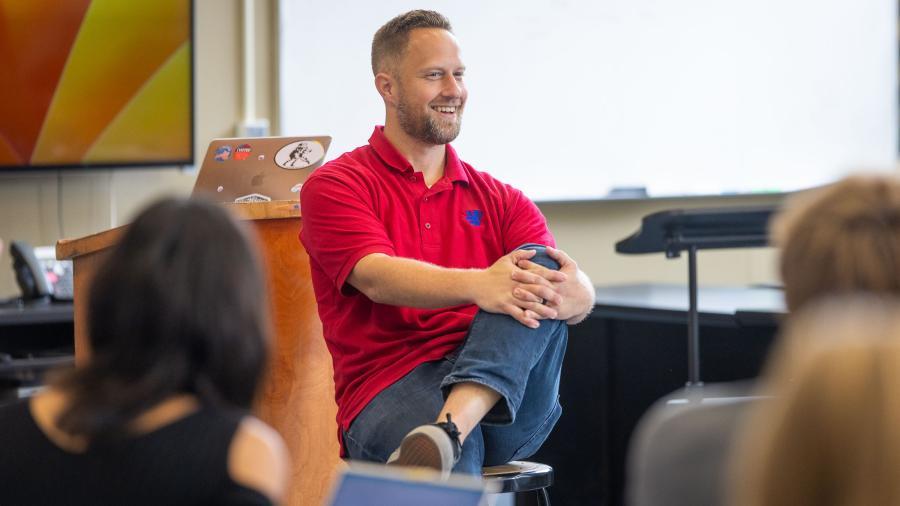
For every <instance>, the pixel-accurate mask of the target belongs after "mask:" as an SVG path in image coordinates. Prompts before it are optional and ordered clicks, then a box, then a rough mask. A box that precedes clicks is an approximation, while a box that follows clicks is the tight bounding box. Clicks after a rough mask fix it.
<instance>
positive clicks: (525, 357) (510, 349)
mask: <svg viewBox="0 0 900 506" xmlns="http://www.w3.org/2000/svg"><path fill="white" fill-rule="evenodd" d="M519 249H534V250H537V251H538V253H537V254H536V255H535V256H534V258H532V259H531V260H532V261H533V262H535V263H538V264H541V265H543V266H545V267H548V268H551V269H559V265H558V264H557V263H556V261H554V260H553V259H552V258H550V257H549V256H548V255H547V253H546V252H545V251H544V247H543V246H540V245H535V244H526V245H524V246H521V247H520V248H519ZM540 323H541V324H540V327H538V328H537V329H531V328H528V327H526V326H524V325H522V324H521V323H519V322H518V321H516V320H514V319H513V318H512V317H511V316H508V315H505V314H495V313H487V312H485V311H478V313H477V314H476V315H475V319H474V320H473V322H472V325H471V326H470V327H469V333H468V335H467V336H466V340H465V341H464V342H463V344H462V345H461V346H460V347H459V348H457V349H456V350H455V351H454V352H453V353H451V354H450V355H448V356H446V357H444V358H443V359H441V360H436V361H432V362H426V363H424V364H421V365H419V366H418V367H416V368H415V369H413V370H412V371H411V372H410V373H409V374H407V375H406V376H404V377H403V378H401V379H400V380H398V381H397V382H395V383H394V384H393V385H391V386H389V387H388V388H386V389H384V390H383V391H381V393H379V394H378V395H377V396H375V398H374V399H372V400H371V401H370V402H369V404H368V405H367V406H366V407H365V408H363V410H362V411H361V412H360V414H359V415H358V416H357V417H356V419H355V420H354V421H353V423H352V424H351V425H350V427H349V429H348V430H347V431H345V432H344V433H343V437H344V446H345V447H346V449H347V453H348V455H349V457H350V458H351V459H354V460H367V461H374V462H385V461H387V458H388V456H390V454H391V452H393V451H394V450H396V449H397V447H398V446H399V445H400V441H401V440H402V439H403V437H404V436H405V435H406V434H407V433H408V432H409V431H410V430H412V429H413V428H415V427H417V426H419V425H423V424H427V423H433V422H434V421H435V420H436V419H437V415H438V413H440V410H441V407H443V405H444V399H445V398H446V397H447V395H448V394H449V392H450V389H451V388H452V386H453V385H454V384H456V383H462V382H475V383H481V384H483V385H486V386H488V387H490V388H492V389H493V390H495V391H496V392H498V393H499V394H500V400H499V401H497V404H496V405H494V407H493V408H492V409H491V411H490V412H489V413H488V414H487V415H486V416H485V417H484V418H483V419H482V421H481V424H480V425H479V426H477V427H476V428H475V429H474V430H473V431H472V432H471V434H469V436H468V437H467V438H466V440H465V442H464V443H463V447H462V454H461V455H460V459H459V462H458V463H457V464H456V466H455V467H454V468H453V471H454V472H462V473H469V474H481V467H482V466H493V465H498V464H503V463H506V462H508V461H510V460H520V459H524V458H527V457H529V456H531V455H533V454H534V453H535V452H536V451H537V450H538V448H540V446H541V444H543V442H544V441H545V440H546V439H547V436H548V435H549V434H550V431H551V430H552V429H553V427H554V426H555V425H556V422H557V420H559V416H560V414H561V413H562V408H561V407H560V405H559V394H558V392H559V376H560V371H561V369H562V360H563V356H564V355H565V352H566V341H567V338H568V327H566V324H565V322H563V321H559V320H541V322H540Z"/></svg>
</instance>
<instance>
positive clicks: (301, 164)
mask: <svg viewBox="0 0 900 506" xmlns="http://www.w3.org/2000/svg"><path fill="white" fill-rule="evenodd" d="M324 156H325V148H323V147H322V145H321V144H320V143H319V142H317V141H296V142H292V143H290V144H288V145H286V146H284V147H283V148H281V149H279V150H278V152H277V153H275V164H276V165H278V166H279V167H281V168H283V169H305V168H306V167H309V166H310V165H314V164H316V163H318V162H319V161H320V160H321V159H322V158H323V157H324Z"/></svg>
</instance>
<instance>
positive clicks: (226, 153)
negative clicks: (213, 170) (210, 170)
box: [216, 146, 231, 162]
mask: <svg viewBox="0 0 900 506" xmlns="http://www.w3.org/2000/svg"><path fill="white" fill-rule="evenodd" d="M229 158H231V146H219V147H217V148H216V161H217V162H224V161H225V160H228V159H229Z"/></svg>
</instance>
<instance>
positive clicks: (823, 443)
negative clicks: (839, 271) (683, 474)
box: [732, 297, 900, 506]
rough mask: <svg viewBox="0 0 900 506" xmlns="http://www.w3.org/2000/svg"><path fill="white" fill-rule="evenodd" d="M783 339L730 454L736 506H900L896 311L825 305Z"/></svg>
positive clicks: (885, 306)
mask: <svg viewBox="0 0 900 506" xmlns="http://www.w3.org/2000/svg"><path fill="white" fill-rule="evenodd" d="M784 334H785V335H784V337H783V338H782V339H780V342H779V345H778V348H777V349H776V351H775V353H774V355H773V358H772V360H771V361H770V363H769V366H768V369H767V371H766V374H765V376H764V380H763V390H762V392H763V393H764V394H767V395H771V396H772V398H770V399H766V400H764V401H761V402H758V403H757V405H756V408H755V409H754V411H753V412H752V413H751V414H750V415H749V417H748V418H747V419H746V420H745V424H744V431H743V433H742V435H741V437H740V439H739V441H738V444H737V447H736V452H735V454H734V459H735V460H734V466H733V473H732V485H733V492H734V499H735V500H734V504H735V505H737V506H763V505H765V506H780V505H784V506H788V505H790V506H829V505H835V506H850V505H860V506H862V505H870V504H878V505H898V504H900V423H898V420H900V305H898V303H897V302H896V300H894V299H890V298H881V299H878V298H874V297H863V298H853V299H848V298H839V299H832V300H828V299H826V300H824V301H823V302H818V303H812V304H810V305H808V306H807V307H806V308H805V309H804V310H802V311H800V312H799V313H798V314H797V315H795V316H794V317H792V319H791V320H790V321H789V322H788V323H787V328H786V330H785V332H784Z"/></svg>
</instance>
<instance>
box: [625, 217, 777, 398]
mask: <svg viewBox="0 0 900 506" xmlns="http://www.w3.org/2000/svg"><path fill="white" fill-rule="evenodd" d="M775 209H776V208H775V207H774V206H752V207H726V208H708V209H677V210H671V211H660V212H657V213H653V214H648V215H647V216H644V218H643V219H642V220H641V227H640V228H639V229H638V230H637V232H635V233H633V234H631V235H630V236H629V237H626V238H625V239H622V240H621V241H619V242H617V243H616V252H617V253H624V254H637V253H659V252H663V253H665V254H666V258H678V257H680V256H681V252H682V251H687V252H688V301H689V303H688V340H687V345H688V381H687V385H686V386H687V388H688V389H690V388H694V387H700V386H702V385H703V382H702V381H700V324H699V310H698V308H697V251H698V250H701V249H726V248H750V247H759V246H766V245H768V244H769V219H770V218H771V217H772V214H773V213H774V212H775Z"/></svg>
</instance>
